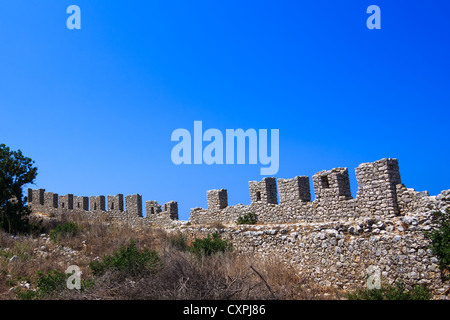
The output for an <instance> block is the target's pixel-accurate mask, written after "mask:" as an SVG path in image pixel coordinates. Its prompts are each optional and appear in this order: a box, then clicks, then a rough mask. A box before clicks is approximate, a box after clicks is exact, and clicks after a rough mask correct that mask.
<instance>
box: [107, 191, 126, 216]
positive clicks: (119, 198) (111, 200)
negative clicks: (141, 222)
mask: <svg viewBox="0 0 450 320" xmlns="http://www.w3.org/2000/svg"><path fill="white" fill-rule="evenodd" d="M107 201H108V211H120V212H123V211H124V210H123V194H118V195H116V196H108V197H107Z"/></svg>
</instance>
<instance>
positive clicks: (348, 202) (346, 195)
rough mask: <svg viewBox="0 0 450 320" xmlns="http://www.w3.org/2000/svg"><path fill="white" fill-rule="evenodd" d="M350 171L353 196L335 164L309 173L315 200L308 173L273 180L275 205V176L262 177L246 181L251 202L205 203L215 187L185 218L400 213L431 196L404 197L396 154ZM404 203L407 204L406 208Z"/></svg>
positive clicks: (295, 218)
mask: <svg viewBox="0 0 450 320" xmlns="http://www.w3.org/2000/svg"><path fill="white" fill-rule="evenodd" d="M355 172H356V178H357V181H358V192H357V196H356V198H355V199H353V197H352V195H351V189H350V179H349V174H348V169H347V168H334V169H331V170H328V171H326V170H324V171H320V172H318V173H316V174H315V175H313V177H312V181H313V186H314V192H315V196H316V198H315V200H314V201H311V192H310V189H309V178H308V177H305V176H303V177H300V176H298V177H295V178H293V179H278V188H279V191H280V203H279V204H278V200H277V181H276V180H275V178H264V179H263V180H262V181H259V182H257V181H250V182H249V190H250V199H251V204H250V205H241V204H239V205H235V206H228V207H224V206H217V205H211V206H210V205H209V203H210V201H211V203H212V200H210V199H212V198H211V195H212V194H215V193H216V192H217V191H214V190H213V191H211V193H210V191H208V192H207V195H208V196H207V197H208V209H203V208H194V209H192V210H191V214H190V221H191V222H192V223H199V224H205V223H211V222H222V223H233V222H235V221H236V220H237V218H238V217H240V216H243V215H245V214H247V213H250V212H253V213H255V214H256V215H257V217H258V221H259V222H261V223H284V222H301V221H309V222H315V221H337V220H342V219H344V220H348V219H358V218H363V217H378V218H387V217H394V216H396V215H398V214H403V213H404V212H407V211H408V210H410V209H411V208H412V207H417V208H425V207H427V208H428V207H433V206H434V199H433V197H430V196H429V195H426V194H423V195H421V196H416V195H411V196H410V197H409V196H407V193H406V192H404V189H403V188H404V186H403V187H402V184H401V178H400V171H399V166H398V160H397V159H391V158H386V159H381V160H378V161H375V162H372V163H363V164H361V165H359V166H358V167H357V168H356V169H355ZM222 192H223V195H224V197H225V196H226V194H227V193H226V190H225V189H222ZM397 192H400V196H397ZM408 199H410V200H411V201H409V200H408ZM399 202H400V203H401V204H400V205H399ZM405 202H406V203H407V206H408V207H405ZM222 203H228V201H227V199H226V198H224V199H222Z"/></svg>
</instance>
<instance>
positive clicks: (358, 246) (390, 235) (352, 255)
mask: <svg viewBox="0 0 450 320" xmlns="http://www.w3.org/2000/svg"><path fill="white" fill-rule="evenodd" d="M355 173H356V179H357V182H358V191H357V194H356V198H353V197H352V195H351V192H350V180H349V175H348V169H347V168H334V169H331V170H329V171H321V172H318V173H316V174H315V175H313V177H312V183H313V187H314V193H315V199H314V201H311V190H310V179H309V177H307V176H297V177H294V178H291V179H275V178H272V177H267V178H264V179H262V181H250V182H249V190H250V200H251V203H250V204H249V205H243V204H238V205H234V206H229V205H228V198H227V190H226V189H219V190H209V191H207V194H206V195H207V202H208V208H207V209H204V208H194V209H191V212H190V218H189V221H179V220H178V205H177V202H175V201H170V202H168V203H166V204H164V205H163V206H161V205H159V204H158V202H156V201H146V203H145V209H146V215H145V216H143V212H142V211H143V210H142V197H141V195H138V194H137V195H129V196H126V197H125V201H124V196H123V195H122V194H119V195H115V196H107V198H105V196H94V197H90V198H88V197H79V196H74V195H72V194H69V195H63V196H58V195H57V194H55V193H51V192H46V191H45V190H44V189H39V190H31V189H28V204H29V206H30V207H31V209H32V211H33V212H34V213H35V214H46V215H54V216H58V215H63V214H68V215H83V216H87V217H88V218H91V219H99V218H102V219H105V218H106V219H109V220H111V221H122V222H125V223H131V224H133V225H136V226H139V225H153V226H155V227H161V228H165V229H166V230H167V231H168V232H183V233H185V234H187V235H189V236H202V235H206V234H207V233H212V232H218V231H219V232H221V234H222V237H224V238H226V239H229V240H230V241H232V243H233V247H234V248H235V249H236V250H238V251H240V252H243V253H250V254H254V255H255V254H256V255H259V256H261V257H263V258H264V257H267V258H269V257H273V256H276V257H278V258H279V259H281V260H283V261H285V262H286V263H288V264H290V265H292V266H293V267H295V268H297V269H298V270H299V272H301V273H302V274H304V275H305V276H307V277H309V278H311V280H313V281H315V282H317V283H318V284H319V285H324V286H332V287H335V288H341V289H344V290H348V289H354V288H357V287H361V286H365V285H366V279H367V277H368V276H371V275H372V274H373V273H374V272H375V273H376V274H377V275H378V276H380V277H381V280H382V281H384V282H391V283H393V282H394V281H396V280H403V282H404V283H405V284H406V285H413V284H426V285H428V286H429V287H430V288H432V289H433V290H434V292H435V294H437V295H440V294H441V295H442V294H448V291H449V284H448V283H444V282H442V279H441V270H440V269H439V260H438V258H437V257H435V256H433V255H432V253H431V250H430V240H429V239H428V238H427V237H426V236H425V233H426V232H429V231H432V230H434V229H436V228H437V227H438V226H437V225H436V221H435V219H434V214H433V212H435V211H445V210H446V209H447V208H449V207H450V190H445V191H442V192H441V193H440V194H439V195H437V196H430V195H429V194H428V192H426V191H423V192H416V191H415V190H414V189H410V188H407V187H406V186H405V185H403V184H402V182H401V177H400V171H399V166H398V160H397V159H391V158H385V159H381V160H378V161H375V162H371V163H363V164H361V165H359V166H358V167H357V168H356V169H355ZM249 213H252V214H254V215H256V218H257V224H255V225H242V224H237V223H236V222H237V220H238V218H239V217H243V216H245V215H248V214H249ZM447 282H448V281H447Z"/></svg>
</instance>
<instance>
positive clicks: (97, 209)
mask: <svg viewBox="0 0 450 320" xmlns="http://www.w3.org/2000/svg"><path fill="white" fill-rule="evenodd" d="M27 199H28V206H29V207H30V208H31V209H32V211H33V212H41V213H51V214H63V213H86V214H87V213H92V214H102V213H105V214H109V215H110V216H112V215H114V216H117V217H120V216H123V217H137V218H142V217H143V211H142V196H141V195H140V194H134V195H127V196H126V197H125V199H124V196H123V194H117V195H115V196H112V195H108V196H107V197H106V198H105V196H103V195H100V196H91V197H85V196H74V195H73V194H67V195H63V196H58V194H57V193H53V192H46V191H45V189H38V190H33V189H28V190H27ZM159 213H162V214H164V216H167V217H168V218H169V219H171V220H178V203H177V202H176V201H170V202H168V203H166V204H164V211H162V210H161V206H160V205H159V204H158V203H157V202H156V201H147V202H146V214H147V217H149V220H151V217H152V215H154V214H159Z"/></svg>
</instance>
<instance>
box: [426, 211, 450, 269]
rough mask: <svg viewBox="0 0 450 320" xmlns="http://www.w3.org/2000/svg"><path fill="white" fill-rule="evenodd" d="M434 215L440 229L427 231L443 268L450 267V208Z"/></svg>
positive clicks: (433, 250) (433, 251) (433, 249)
mask: <svg viewBox="0 0 450 320" xmlns="http://www.w3.org/2000/svg"><path fill="white" fill-rule="evenodd" d="M434 217H435V219H437V221H438V224H439V225H440V227H439V229H438V230H434V231H432V232H428V233H426V236H427V237H428V238H429V239H431V250H432V253H433V254H434V255H435V256H437V257H438V258H439V266H440V268H441V270H444V269H449V268H450V209H448V208H447V210H446V211H445V212H441V211H436V212H434Z"/></svg>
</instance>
